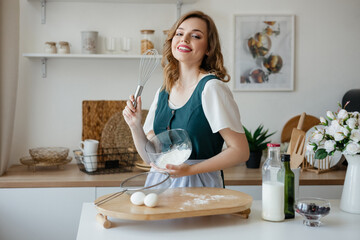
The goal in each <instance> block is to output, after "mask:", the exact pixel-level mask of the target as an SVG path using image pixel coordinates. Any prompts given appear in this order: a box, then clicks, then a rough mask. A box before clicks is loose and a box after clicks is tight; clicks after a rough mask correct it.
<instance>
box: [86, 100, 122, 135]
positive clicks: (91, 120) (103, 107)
mask: <svg viewBox="0 0 360 240" xmlns="http://www.w3.org/2000/svg"><path fill="white" fill-rule="evenodd" d="M125 106H126V101H105V100H98V101H88V100H85V101H83V102H82V140H85V139H95V140H98V141H101V133H102V131H103V129H104V126H105V124H106V123H107V121H108V120H109V119H110V118H111V116H113V115H114V114H115V113H118V112H122V110H123V109H124V108H125Z"/></svg>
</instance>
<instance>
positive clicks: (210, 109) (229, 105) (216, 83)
mask: <svg viewBox="0 0 360 240" xmlns="http://www.w3.org/2000/svg"><path fill="white" fill-rule="evenodd" d="M159 92H160V88H159V89H158V90H157V92H156V94H155V98H154V101H153V102H152V104H151V106H150V109H149V112H148V115H147V117H146V120H145V123H144V132H145V134H147V133H149V132H150V131H151V130H153V126H154V118H155V111H156V108H157V102H158V99H159ZM201 101H202V107H203V110H204V114H205V117H206V119H207V120H208V122H209V124H210V127H211V130H212V132H213V133H216V132H218V131H220V130H221V129H225V128H230V129H231V130H233V131H235V132H239V133H244V129H243V126H242V124H241V121H240V112H239V108H238V106H237V104H236V102H235V100H234V97H233V95H232V92H231V91H230V89H229V87H228V86H227V84H226V83H224V82H222V81H220V80H218V79H211V80H209V81H208V82H207V83H206V84H205V86H204V90H203V92H202V96H201ZM168 104H169V107H170V108H171V109H178V108H181V107H182V106H174V104H172V103H171V102H170V101H169V102H168Z"/></svg>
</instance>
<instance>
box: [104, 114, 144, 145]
mask: <svg viewBox="0 0 360 240" xmlns="http://www.w3.org/2000/svg"><path fill="white" fill-rule="evenodd" d="M147 113H148V110H142V124H144V122H145V119H146V116H147ZM101 147H103V148H117V147H126V148H131V149H134V150H135V145H134V141H133V139H132V135H131V131H130V128H129V126H128V125H127V123H126V122H125V119H124V117H123V115H122V112H119V113H115V114H114V115H113V116H112V117H111V118H110V119H109V120H108V122H107V123H106V124H105V126H104V129H103V131H102V134H101Z"/></svg>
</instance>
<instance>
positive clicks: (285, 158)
mask: <svg viewBox="0 0 360 240" xmlns="http://www.w3.org/2000/svg"><path fill="white" fill-rule="evenodd" d="M281 162H282V163H283V168H282V173H283V176H284V198H285V199H284V213H285V219H290V218H294V217H295V210H294V201H295V185H294V179H295V175H294V173H293V171H291V168H290V155H289V154H283V155H281Z"/></svg>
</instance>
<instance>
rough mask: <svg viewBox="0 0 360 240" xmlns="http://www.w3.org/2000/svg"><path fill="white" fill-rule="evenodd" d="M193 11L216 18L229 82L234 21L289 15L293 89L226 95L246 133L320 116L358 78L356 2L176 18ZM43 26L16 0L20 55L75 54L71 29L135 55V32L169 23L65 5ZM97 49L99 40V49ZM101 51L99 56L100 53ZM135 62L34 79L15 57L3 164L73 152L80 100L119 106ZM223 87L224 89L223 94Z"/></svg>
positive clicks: (139, 12)
mask: <svg viewBox="0 0 360 240" xmlns="http://www.w3.org/2000/svg"><path fill="white" fill-rule="evenodd" d="M194 9H199V10H202V11H204V12H206V13H207V14H209V15H210V16H212V17H213V19H214V20H215V22H216V24H217V27H218V30H219V33H220V35H221V41H222V48H223V54H224V57H225V63H226V66H227V68H228V70H229V72H230V74H231V75H233V72H234V67H233V59H234V53H233V46H234V24H233V22H234V14H243V13H245V14H249V13H254V14H258V13H263V14H295V15H296V19H295V22H296V23H295V25H296V27H295V28H296V29H295V35H296V39H295V91H293V92H234V97H235V99H236V101H237V103H238V105H239V109H240V112H241V115H242V122H243V124H244V125H245V126H247V127H248V128H250V129H254V128H255V127H257V125H258V124H259V123H264V125H265V127H266V128H269V129H270V131H277V134H276V135H274V137H273V138H272V140H273V141H279V140H280V133H281V129H282V127H283V125H284V124H285V123H286V121H287V120H288V119H290V118H291V117H293V116H295V115H297V114H299V113H301V112H303V111H305V112H307V113H308V114H311V115H314V116H318V117H319V116H323V115H324V114H325V112H326V111H327V110H336V109H337V102H338V101H341V98H342V96H343V95H344V93H345V92H346V91H347V90H349V89H352V88H360V82H359V77H358V76H359V74H358V71H357V68H358V63H359V60H358V59H359V56H360V48H359V47H358V43H357V42H358V41H357V40H358V39H359V38H360V30H359V29H360V28H359V26H358V23H359V22H360V14H359V12H360V1H358V0H316V1H314V0H272V1H268V0H257V1H250V0H223V1H217V0H198V1H197V2H196V3H194V4H189V5H187V4H185V5H184V6H183V8H182V12H183V13H184V12H187V11H189V10H194ZM46 15H47V19H46V24H45V25H42V24H40V4H39V3H38V2H32V1H31V2H28V1H27V0H20V53H21V54H22V53H29V52H32V53H33V52H42V50H43V45H44V42H46V41H56V42H58V41H69V42H70V43H71V51H72V52H73V53H80V31H82V30H96V31H99V34H100V37H104V36H110V35H112V36H118V37H120V36H130V37H132V38H133V50H134V52H138V51H139V41H140V29H149V28H150V29H155V30H156V34H157V37H158V38H160V37H161V33H162V30H164V29H167V28H169V27H170V26H171V25H172V24H173V22H174V21H175V20H176V6H175V4H118V3H81V2H80V3H78V2H75V3H71V2H56V3H54V2H50V3H48V4H47V12H46ZM100 44H101V42H100ZM101 50H103V48H102V49H101ZM138 63H139V61H138V60H110V59H107V60H92V59H71V60H65V59H50V60H48V76H47V78H41V71H40V62H39V60H29V59H27V58H24V57H22V56H21V57H20V62H19V89H18V95H17V109H16V119H15V132H14V141H13V145H12V146H13V147H12V155H11V162H12V163H18V162H19V158H20V157H22V156H26V155H28V149H29V148H30V147H37V146H66V147H69V148H71V150H73V149H75V148H77V145H78V142H79V141H80V139H81V128H82V126H81V115H82V113H81V102H82V101H83V100H99V99H106V100H120V99H127V98H128V96H129V95H130V94H132V93H133V92H134V91H135V88H136V85H137V73H138ZM161 82H162V73H161V69H160V68H159V69H158V70H157V71H156V73H155V75H154V76H153V77H152V78H151V79H150V80H149V82H148V83H147V85H146V88H145V90H144V92H143V105H144V108H149V106H150V104H151V101H152V98H153V95H154V93H155V91H156V89H157V88H158V87H159V86H160V85H161ZM232 84H233V83H232V82H230V83H229V85H230V87H231V88H232Z"/></svg>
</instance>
